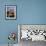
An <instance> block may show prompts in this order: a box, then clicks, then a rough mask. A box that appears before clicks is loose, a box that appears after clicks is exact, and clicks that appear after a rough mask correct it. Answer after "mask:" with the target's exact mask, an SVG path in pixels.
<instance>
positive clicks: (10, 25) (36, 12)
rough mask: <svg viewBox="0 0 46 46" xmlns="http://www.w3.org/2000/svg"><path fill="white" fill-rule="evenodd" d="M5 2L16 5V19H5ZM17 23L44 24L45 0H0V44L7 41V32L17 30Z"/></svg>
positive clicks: (45, 20)
mask: <svg viewBox="0 0 46 46" xmlns="http://www.w3.org/2000/svg"><path fill="white" fill-rule="evenodd" d="M6 4H7V5H9V4H10V5H17V19H16V20H5V5H6ZM18 24H46V0H0V44H7V43H8V39H7V36H8V34H9V32H11V31H12V32H13V31H14V32H16V33H17V32H18V29H17V25H18ZM16 42H17V41H16Z"/></svg>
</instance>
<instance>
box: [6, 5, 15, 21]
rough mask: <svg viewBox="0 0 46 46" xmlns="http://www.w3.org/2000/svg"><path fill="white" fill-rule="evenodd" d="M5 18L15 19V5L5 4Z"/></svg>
mask: <svg viewBox="0 0 46 46" xmlns="http://www.w3.org/2000/svg"><path fill="white" fill-rule="evenodd" d="M5 18H6V20H7V19H8V20H9V19H10V20H14V19H16V5H5Z"/></svg>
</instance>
